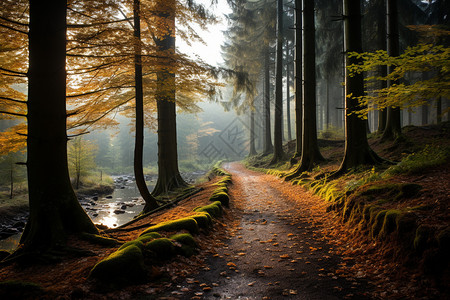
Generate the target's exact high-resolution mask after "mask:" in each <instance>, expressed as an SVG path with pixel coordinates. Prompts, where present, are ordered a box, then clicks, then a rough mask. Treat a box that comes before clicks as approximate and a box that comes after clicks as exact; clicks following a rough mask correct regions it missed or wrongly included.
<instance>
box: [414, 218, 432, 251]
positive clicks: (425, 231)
mask: <svg viewBox="0 0 450 300" xmlns="http://www.w3.org/2000/svg"><path fill="white" fill-rule="evenodd" d="M431 233H432V229H431V228H430V227H428V226H425V225H420V226H419V227H417V230H416V236H415V237H414V249H415V250H416V251H417V252H419V253H422V252H423V251H424V250H425V249H426V248H427V244H428V239H429V238H430V236H431Z"/></svg>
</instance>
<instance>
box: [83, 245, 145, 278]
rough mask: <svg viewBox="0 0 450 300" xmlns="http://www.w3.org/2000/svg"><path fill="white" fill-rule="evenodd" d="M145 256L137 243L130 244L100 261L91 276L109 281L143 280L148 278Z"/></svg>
mask: <svg viewBox="0 0 450 300" xmlns="http://www.w3.org/2000/svg"><path fill="white" fill-rule="evenodd" d="M146 273H147V272H146V269H145V264H144V256H143V255H142V251H141V249H139V247H137V246H136V245H129V246H128V247H125V248H123V249H122V250H118V251H116V252H114V253H112V254H111V255H110V256H108V257H107V258H105V259H103V260H101V261H100V262H98V263H97V264H96V265H95V266H94V268H92V270H91V272H90V273H89V278H91V279H97V280H100V281H105V282H108V283H111V282H112V283H119V284H120V283H122V284H127V283H132V282H141V281H143V280H144V279H145V278H146Z"/></svg>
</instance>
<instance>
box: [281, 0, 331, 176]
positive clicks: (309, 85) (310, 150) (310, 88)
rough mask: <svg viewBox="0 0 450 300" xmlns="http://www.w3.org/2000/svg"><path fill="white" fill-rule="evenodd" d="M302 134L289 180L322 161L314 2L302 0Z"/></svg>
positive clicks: (312, 0)
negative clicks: (297, 158)
mask: <svg viewBox="0 0 450 300" xmlns="http://www.w3.org/2000/svg"><path fill="white" fill-rule="evenodd" d="M302 3H303V72H302V74H303V118H302V119H303V132H302V146H303V147H302V155H301V158H300V163H299V165H298V167H297V168H296V169H295V170H294V171H293V172H291V173H289V174H288V175H287V177H286V180H290V179H292V178H294V177H297V176H299V175H300V174H301V173H302V172H304V171H309V170H311V169H312V168H313V167H314V164H316V163H318V162H320V161H323V160H324V158H323V157H322V154H320V151H319V145H318V143H317V117H316V46H315V27H314V26H315V24H314V0H303V1H302Z"/></svg>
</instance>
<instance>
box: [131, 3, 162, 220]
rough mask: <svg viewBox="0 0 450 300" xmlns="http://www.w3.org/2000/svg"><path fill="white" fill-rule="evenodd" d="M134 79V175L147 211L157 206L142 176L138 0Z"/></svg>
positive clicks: (142, 126) (142, 139) (142, 94)
mask: <svg viewBox="0 0 450 300" xmlns="http://www.w3.org/2000/svg"><path fill="white" fill-rule="evenodd" d="M133 14H134V53H135V54H134V80H135V94H136V98H135V104H136V108H135V112H136V126H135V127H136V128H135V129H136V132H135V142H134V163H133V167H134V177H135V180H136V185H137V187H138V190H139V193H140V194H141V196H142V198H143V199H144V201H145V206H144V210H143V211H144V212H149V211H151V210H153V209H155V208H157V207H158V203H157V202H156V199H155V198H154V197H153V196H152V195H151V194H150V191H149V190H148V187H147V183H146V182H145V177H144V169H143V168H144V166H143V156H144V91H143V85H142V54H141V52H142V50H141V18H140V0H134V3H133Z"/></svg>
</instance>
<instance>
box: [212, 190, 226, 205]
mask: <svg viewBox="0 0 450 300" xmlns="http://www.w3.org/2000/svg"><path fill="white" fill-rule="evenodd" d="M209 201H213V202H214V201H219V202H220V203H221V204H222V205H223V206H226V207H228V206H229V204H230V197H229V196H228V194H227V193H225V192H223V191H218V192H214V193H213V194H212V195H211V197H210V198H209Z"/></svg>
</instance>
